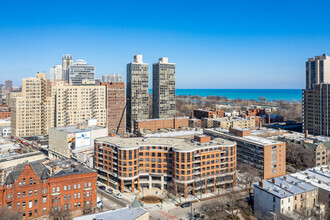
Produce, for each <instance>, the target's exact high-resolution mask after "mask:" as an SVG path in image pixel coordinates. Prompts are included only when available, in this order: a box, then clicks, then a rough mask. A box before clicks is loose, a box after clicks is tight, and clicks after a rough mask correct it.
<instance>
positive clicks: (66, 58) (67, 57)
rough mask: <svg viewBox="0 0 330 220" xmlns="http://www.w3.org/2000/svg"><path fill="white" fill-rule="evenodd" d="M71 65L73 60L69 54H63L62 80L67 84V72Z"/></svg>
mask: <svg viewBox="0 0 330 220" xmlns="http://www.w3.org/2000/svg"><path fill="white" fill-rule="evenodd" d="M72 64H73V58H72V55H70V54H65V55H63V56H62V68H63V69H62V79H63V80H64V81H67V82H69V72H68V68H69V66H71V65H72Z"/></svg>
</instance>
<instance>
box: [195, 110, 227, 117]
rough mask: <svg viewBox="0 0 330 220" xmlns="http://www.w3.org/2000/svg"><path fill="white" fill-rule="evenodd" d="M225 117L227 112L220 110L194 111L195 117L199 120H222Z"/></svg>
mask: <svg viewBox="0 0 330 220" xmlns="http://www.w3.org/2000/svg"><path fill="white" fill-rule="evenodd" d="M224 116H225V111H223V110H218V109H210V108H205V109H194V117H195V118H198V119H202V118H221V117H224Z"/></svg>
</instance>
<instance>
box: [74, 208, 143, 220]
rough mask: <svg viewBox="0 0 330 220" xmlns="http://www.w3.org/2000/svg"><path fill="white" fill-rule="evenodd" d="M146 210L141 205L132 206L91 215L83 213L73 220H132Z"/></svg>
mask: <svg viewBox="0 0 330 220" xmlns="http://www.w3.org/2000/svg"><path fill="white" fill-rule="evenodd" d="M147 212H148V211H147V210H146V209H144V208H142V207H138V208H133V207H130V208H129V207H125V208H121V209H116V210H111V211H107V212H100V213H95V214H91V215H83V216H79V217H75V218H73V220H100V219H107V220H134V219H137V218H139V217H140V216H142V215H144V214H146V213H147Z"/></svg>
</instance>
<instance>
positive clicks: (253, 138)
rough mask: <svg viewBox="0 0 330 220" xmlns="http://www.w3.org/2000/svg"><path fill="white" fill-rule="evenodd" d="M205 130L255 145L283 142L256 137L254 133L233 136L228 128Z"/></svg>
mask: <svg viewBox="0 0 330 220" xmlns="http://www.w3.org/2000/svg"><path fill="white" fill-rule="evenodd" d="M205 131H210V132H216V133H219V134H220V135H223V136H224V137H228V138H232V139H233V140H240V141H249V142H252V143H253V144H257V145H261V146H267V145H271V144H280V143H283V142H280V141H276V140H272V139H268V138H263V137H258V136H254V135H250V136H244V137H238V136H235V135H234V134H231V133H229V130H228V129H223V128H212V129H205Z"/></svg>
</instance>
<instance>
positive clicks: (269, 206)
mask: <svg viewBox="0 0 330 220" xmlns="http://www.w3.org/2000/svg"><path fill="white" fill-rule="evenodd" d="M317 201H318V188H317V187H315V186H313V185H312V184H309V183H307V182H303V181H301V180H299V179H298V178H295V177H292V176H289V175H287V176H282V177H278V178H273V179H270V180H262V181H260V182H259V183H255V184H254V213H255V215H256V217H258V218H260V219H261V218H262V219H265V218H267V216H270V213H275V214H280V215H281V214H282V215H286V216H290V217H293V216H294V215H295V213H296V212H297V213H300V214H302V215H304V216H309V215H311V213H312V210H313V208H314V207H315V205H316V204H317Z"/></svg>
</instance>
